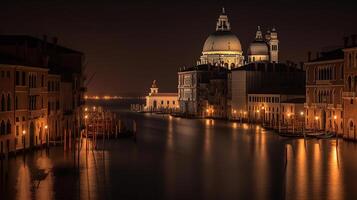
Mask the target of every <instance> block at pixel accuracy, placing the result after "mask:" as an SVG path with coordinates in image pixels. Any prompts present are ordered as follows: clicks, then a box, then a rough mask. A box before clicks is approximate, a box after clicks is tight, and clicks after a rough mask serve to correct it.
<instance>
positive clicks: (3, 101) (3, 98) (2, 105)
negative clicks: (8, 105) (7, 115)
mask: <svg viewBox="0 0 357 200" xmlns="http://www.w3.org/2000/svg"><path fill="white" fill-rule="evenodd" d="M1 111H2V112H4V111H5V95H4V94H2V95H1Z"/></svg>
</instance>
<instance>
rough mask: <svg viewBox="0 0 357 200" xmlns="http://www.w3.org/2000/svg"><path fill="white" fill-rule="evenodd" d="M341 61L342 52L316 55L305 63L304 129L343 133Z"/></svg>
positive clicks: (342, 70) (342, 62)
mask: <svg viewBox="0 0 357 200" xmlns="http://www.w3.org/2000/svg"><path fill="white" fill-rule="evenodd" d="M343 64H344V59H343V51H342V49H337V50H333V51H329V52H324V53H321V54H317V57H316V58H315V59H314V60H311V54H309V61H308V62H307V63H305V70H306V104H305V112H306V121H305V124H306V128H307V129H311V130H315V131H317V130H319V131H327V132H337V133H338V134H342V133H343V129H344V128H343V127H344V126H343V102H342V92H343V87H344V84H343V82H344V69H343Z"/></svg>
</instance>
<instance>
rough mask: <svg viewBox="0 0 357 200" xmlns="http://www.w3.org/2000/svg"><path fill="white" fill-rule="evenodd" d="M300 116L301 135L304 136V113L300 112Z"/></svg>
mask: <svg viewBox="0 0 357 200" xmlns="http://www.w3.org/2000/svg"><path fill="white" fill-rule="evenodd" d="M300 116H301V118H302V120H301V129H302V134H303V135H304V136H305V133H304V130H305V127H304V125H305V119H304V112H303V111H301V112H300Z"/></svg>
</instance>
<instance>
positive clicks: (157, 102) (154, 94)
mask: <svg viewBox="0 0 357 200" xmlns="http://www.w3.org/2000/svg"><path fill="white" fill-rule="evenodd" d="M145 99H146V104H145V111H148V112H166V113H171V112H174V111H177V110H178V109H179V108H180V106H179V102H178V94H177V93H160V92H159V87H158V86H157V83H156V80H154V81H153V83H152V85H151V88H150V93H149V95H148V96H146V97H145Z"/></svg>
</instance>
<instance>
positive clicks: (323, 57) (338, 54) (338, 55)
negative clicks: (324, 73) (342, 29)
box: [308, 48, 344, 63]
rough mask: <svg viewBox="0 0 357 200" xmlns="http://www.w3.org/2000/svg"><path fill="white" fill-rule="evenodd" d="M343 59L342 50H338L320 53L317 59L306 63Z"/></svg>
mask: <svg viewBox="0 0 357 200" xmlns="http://www.w3.org/2000/svg"><path fill="white" fill-rule="evenodd" d="M343 57H344V53H343V48H338V49H335V50H332V51H327V52H322V53H320V55H319V57H318V58H316V59H313V60H310V61H308V63H311V62H321V61H328V60H339V59H343Z"/></svg>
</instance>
